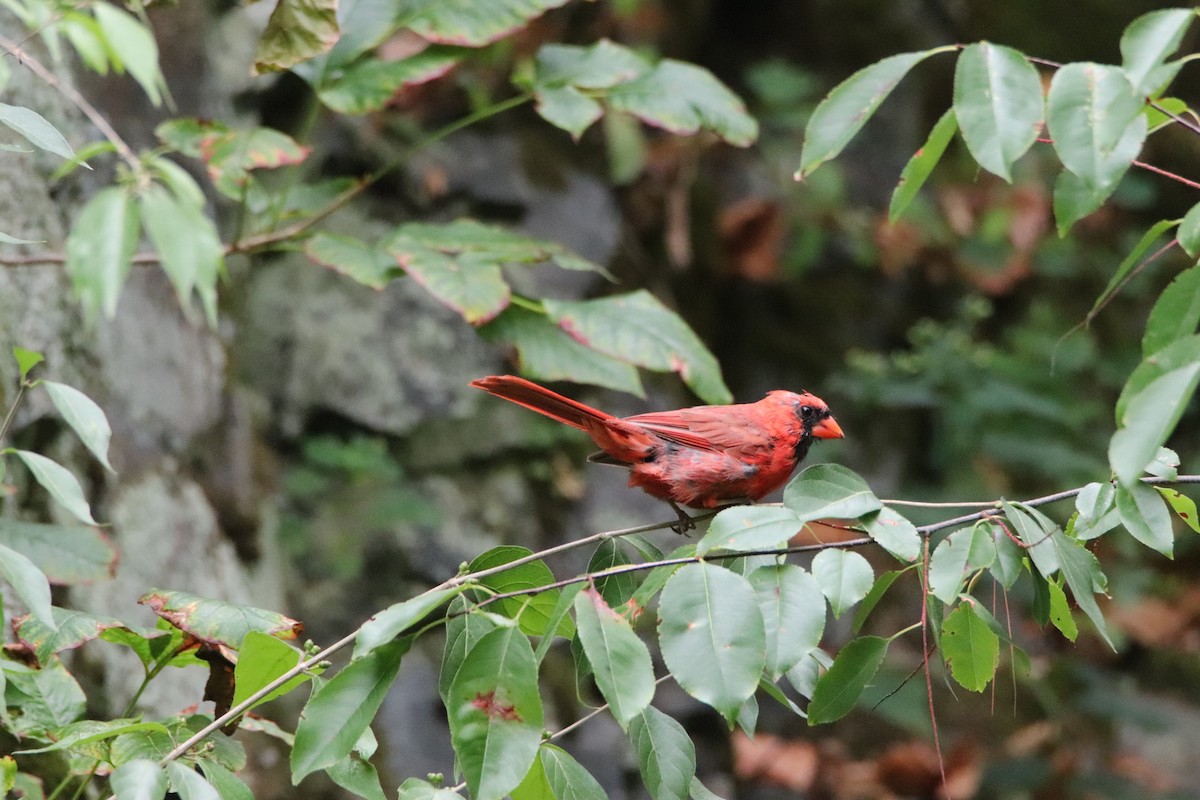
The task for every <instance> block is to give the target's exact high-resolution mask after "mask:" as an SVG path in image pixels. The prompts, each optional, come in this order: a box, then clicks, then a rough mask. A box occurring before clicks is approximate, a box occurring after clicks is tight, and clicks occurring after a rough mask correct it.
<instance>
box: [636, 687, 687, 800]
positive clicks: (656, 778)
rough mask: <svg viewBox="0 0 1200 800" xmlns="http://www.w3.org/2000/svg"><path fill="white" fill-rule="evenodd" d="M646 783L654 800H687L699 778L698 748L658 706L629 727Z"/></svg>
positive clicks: (650, 708) (640, 716)
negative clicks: (694, 780) (696, 776)
mask: <svg viewBox="0 0 1200 800" xmlns="http://www.w3.org/2000/svg"><path fill="white" fill-rule="evenodd" d="M629 740H630V742H632V743H633V749H634V752H636V753H637V759H638V769H639V770H640V771H641V773H642V783H644V784H645V786H646V790H647V791H648V792H650V797H652V798H653V800H687V797H688V793H689V788H690V787H691V783H692V778H693V777H695V775H696V747H695V745H693V744H692V740H691V739H690V738H688V735H687V731H685V730H684V729H683V726H682V725H680V724H679V723H678V722H676V721H675V720H674V719H672V718H671V717H669V716H667V715H666V714H664V713H663V712H661V711H659V710H658V709H657V708H655V707H654V706H648V707H647V708H646V709H645V710H643V711H642V713H641V714H639V715H638V716H636V717H634V718H633V720H632V721H631V722H630V723H629Z"/></svg>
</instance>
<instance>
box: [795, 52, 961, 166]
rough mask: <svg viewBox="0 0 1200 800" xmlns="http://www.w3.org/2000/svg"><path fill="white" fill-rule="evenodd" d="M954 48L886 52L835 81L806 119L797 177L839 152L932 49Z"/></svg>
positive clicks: (929, 54)
mask: <svg viewBox="0 0 1200 800" xmlns="http://www.w3.org/2000/svg"><path fill="white" fill-rule="evenodd" d="M956 49H957V48H955V47H938V48H934V49H932V50H923V51H921V52H917V53H900V54H899V55H894V56H889V57H888V58H885V59H883V60H882V61H878V62H876V63H874V64H872V65H870V66H869V67H864V68H863V69H860V70H859V71H858V72H856V73H854V74H853V75H851V76H850V77H849V78H847V79H846V80H844V81H842V82H841V83H840V84H838V85H837V86H836V87H835V88H834V89H833V91H831V92H830V93H829V94H828V95H826V97H825V99H824V100H822V101H821V103H820V104H819V105H818V106H817V108H816V110H815V111H813V114H812V116H811V117H809V119H808V125H807V127H806V128H805V130H804V147H803V149H802V150H801V151H800V168H799V169H798V170H796V174H795V178H796V180H803V179H804V178H807V177H808V176H809V175H811V174H812V173H813V171H814V170H816V168H817V167H819V166H821V165H822V164H824V163H825V162H826V161H829V160H830V159H832V158H835V157H836V156H837V155H838V154H839V153H841V152H842V149H843V148H844V147H845V146H846V145H847V144H849V143H850V140H851V139H853V138H854V135H855V134H856V133H858V131H859V130H860V129H861V128H862V126H863V125H864V124H866V122H867V120H868V119H870V118H871V116H872V115H873V114H874V113H875V111H876V110H877V109H878V108H879V106H880V104H881V103H883V101H884V100H886V99H887V96H888V95H889V94H891V93H892V90H893V89H895V88H896V85H897V84H898V83H900V81H901V80H902V79H903V78H904V76H905V75H907V74H908V71H909V70H910V69H912V68H913V67H915V66H916V65H917V64H919V63H921V62H922V61H924V60H925V59H926V58H929V56H931V55H934V54H935V53H944V52H950V51H953V50H956Z"/></svg>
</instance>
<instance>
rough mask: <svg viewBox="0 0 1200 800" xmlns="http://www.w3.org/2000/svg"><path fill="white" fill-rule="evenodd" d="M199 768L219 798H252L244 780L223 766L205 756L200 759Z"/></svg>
mask: <svg viewBox="0 0 1200 800" xmlns="http://www.w3.org/2000/svg"><path fill="white" fill-rule="evenodd" d="M200 769H201V770H202V771H203V772H204V777H205V778H206V779H207V780H208V782H209V783H211V784H212V785H213V788H215V789H216V790H217V793H218V794H219V795H220V796H221V800H254V792H252V791H250V787H249V786H247V785H246V783H245V781H243V780H242V779H241V778H239V777H238V776H237V775H235V774H234V773H233V772H230V771H229V770H228V769H226V768H225V767H224V766H222V765H220V764H218V763H216V762H215V761H212V760H210V759H207V758H205V759H201V760H200Z"/></svg>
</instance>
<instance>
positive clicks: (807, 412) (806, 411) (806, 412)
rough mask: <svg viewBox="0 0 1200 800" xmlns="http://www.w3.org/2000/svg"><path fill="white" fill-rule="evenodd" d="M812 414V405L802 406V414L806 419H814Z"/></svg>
mask: <svg viewBox="0 0 1200 800" xmlns="http://www.w3.org/2000/svg"><path fill="white" fill-rule="evenodd" d="M812 415H813V407H812V406H800V416H801V417H803V418H804V419H812Z"/></svg>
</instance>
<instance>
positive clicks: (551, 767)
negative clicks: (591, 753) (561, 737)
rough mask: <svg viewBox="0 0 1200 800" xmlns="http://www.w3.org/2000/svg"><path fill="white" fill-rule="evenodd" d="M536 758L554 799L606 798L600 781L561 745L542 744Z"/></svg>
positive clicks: (592, 799)
mask: <svg viewBox="0 0 1200 800" xmlns="http://www.w3.org/2000/svg"><path fill="white" fill-rule="evenodd" d="M538 759H539V761H540V762H541V764H542V769H543V770H544V771H545V773H546V783H548V784H549V785H550V789H551V790H552V791H553V792H554V798H555V800H606V798H607V797H608V794H607V793H606V792H605V791H604V787H603V786H601V785H600V782H599V781H597V780H596V779H595V778H594V777H592V774H591V773H590V772H588V771H587V770H586V769H584V768H583V765H581V764H580V763H579V762H578V761H576V760H575V759H574V758H572V757H571V754H570V753H568V752H567V751H566V750H563V749H562V748H561V747H555V746H554V745H552V744H544V745H542V748H541V751H540V752H539V755H538Z"/></svg>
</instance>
